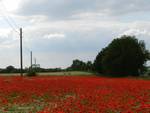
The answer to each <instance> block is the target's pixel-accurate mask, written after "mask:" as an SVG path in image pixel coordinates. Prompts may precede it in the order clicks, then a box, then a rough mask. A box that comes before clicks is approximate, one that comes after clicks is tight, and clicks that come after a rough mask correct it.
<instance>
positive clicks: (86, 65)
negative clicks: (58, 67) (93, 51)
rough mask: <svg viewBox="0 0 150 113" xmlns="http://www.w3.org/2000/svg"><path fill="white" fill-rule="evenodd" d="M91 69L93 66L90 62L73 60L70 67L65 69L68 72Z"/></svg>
mask: <svg viewBox="0 0 150 113" xmlns="http://www.w3.org/2000/svg"><path fill="white" fill-rule="evenodd" d="M92 69H93V64H92V62H91V61H88V62H83V61H81V60H78V59H75V60H73V63H72V65H71V66H70V67H69V68H67V69H66V70H68V71H91V70H92Z"/></svg>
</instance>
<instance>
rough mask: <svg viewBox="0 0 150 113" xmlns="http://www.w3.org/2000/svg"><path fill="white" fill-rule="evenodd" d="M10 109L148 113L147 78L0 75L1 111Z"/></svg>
mask: <svg viewBox="0 0 150 113" xmlns="http://www.w3.org/2000/svg"><path fill="white" fill-rule="evenodd" d="M14 105H15V106H17V107H14ZM11 108H13V110H14V109H17V110H20V111H21V110H22V111H21V113H23V110H24V111H25V110H26V111H27V110H28V111H29V112H30V113H150V81H148V80H147V81H146V80H136V79H131V78H130V79H129V78H100V77H65V76H62V77H58V76H57V77H55V76H54V77H35V78H34V77H33V78H26V77H25V78H23V77H0V110H3V111H9V110H12V109H11Z"/></svg>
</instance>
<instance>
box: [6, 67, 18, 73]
mask: <svg viewBox="0 0 150 113" xmlns="http://www.w3.org/2000/svg"><path fill="white" fill-rule="evenodd" d="M15 71H16V69H15V67H14V66H7V67H6V72H7V73H14V72H15Z"/></svg>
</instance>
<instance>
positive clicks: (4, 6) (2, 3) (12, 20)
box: [1, 0, 20, 28]
mask: <svg viewBox="0 0 150 113" xmlns="http://www.w3.org/2000/svg"><path fill="white" fill-rule="evenodd" d="M1 5H2V6H3V8H4V9H5V10H6V12H9V11H8V9H7V8H6V5H5V4H4V2H3V0H1ZM7 18H9V19H10V20H11V22H13V24H14V25H15V26H16V27H17V28H20V27H19V26H18V24H16V22H15V21H14V19H13V18H12V17H11V16H10V15H8V16H7Z"/></svg>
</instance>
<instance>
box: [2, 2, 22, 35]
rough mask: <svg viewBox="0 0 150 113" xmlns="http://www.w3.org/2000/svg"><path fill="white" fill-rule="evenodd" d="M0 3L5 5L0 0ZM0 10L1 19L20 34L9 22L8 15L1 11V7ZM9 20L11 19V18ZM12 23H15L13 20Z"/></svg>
mask: <svg viewBox="0 0 150 113" xmlns="http://www.w3.org/2000/svg"><path fill="white" fill-rule="evenodd" d="M0 3H1V4H2V5H3V7H5V6H4V4H3V2H2V0H1V1H0ZM5 8H6V7H5ZM0 10H1V15H2V17H3V19H4V20H5V21H6V22H7V23H8V25H9V26H10V27H11V28H12V30H13V31H15V32H16V33H18V34H20V33H19V31H17V30H16V28H15V27H14V25H13V24H11V22H10V20H9V18H10V17H9V16H6V15H5V13H3V11H2V9H1V8H0ZM11 20H13V19H11ZM13 23H15V22H14V21H13ZM15 25H16V26H17V24H15Z"/></svg>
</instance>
